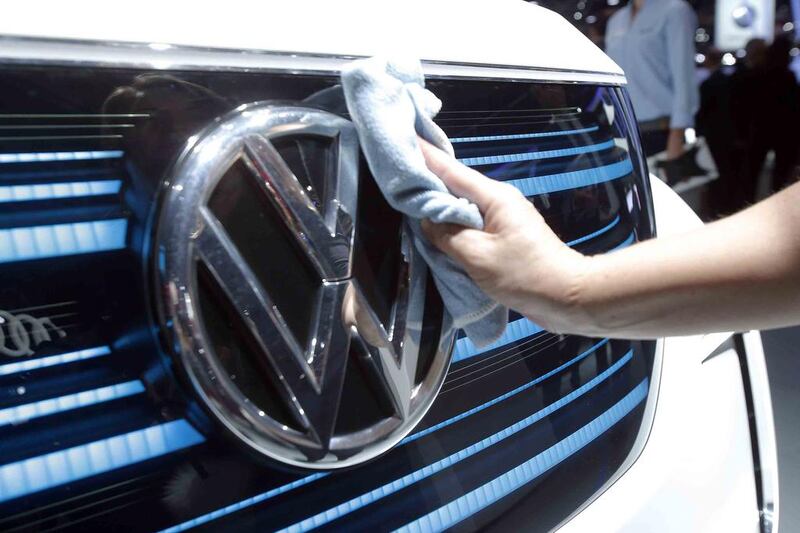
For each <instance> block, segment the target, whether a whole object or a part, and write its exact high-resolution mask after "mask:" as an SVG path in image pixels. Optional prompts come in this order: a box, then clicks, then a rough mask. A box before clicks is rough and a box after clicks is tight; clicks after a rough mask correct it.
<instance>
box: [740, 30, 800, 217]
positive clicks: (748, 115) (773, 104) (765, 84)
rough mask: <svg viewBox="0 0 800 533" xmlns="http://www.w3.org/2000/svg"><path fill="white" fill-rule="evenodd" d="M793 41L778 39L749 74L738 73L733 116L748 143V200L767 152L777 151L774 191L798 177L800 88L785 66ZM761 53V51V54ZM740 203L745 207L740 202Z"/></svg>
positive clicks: (783, 38) (762, 167) (752, 197)
mask: <svg viewBox="0 0 800 533" xmlns="http://www.w3.org/2000/svg"><path fill="white" fill-rule="evenodd" d="M791 49H792V42H791V41H790V40H789V39H787V38H786V37H779V38H777V39H775V41H774V42H773V43H772V44H771V45H770V46H769V47H767V48H766V49H765V50H764V53H763V58H759V59H758V61H757V62H756V64H755V66H754V67H751V69H752V71H751V74H750V75H748V74H747V73H744V74H742V75H741V76H739V77H737V78H738V81H737V85H736V86H735V87H734V90H735V91H736V92H737V94H738V96H737V97H736V99H735V101H734V106H735V107H734V110H733V113H734V116H738V115H741V116H742V117H743V118H742V119H739V128H740V129H741V131H742V137H743V142H744V143H745V144H746V150H745V153H746V166H745V172H746V177H745V178H744V179H745V180H746V183H747V184H748V186H750V187H751V188H752V196H751V197H750V198H748V201H749V203H752V202H754V201H755V191H756V187H757V183H758V181H759V178H760V176H761V174H762V172H763V170H764V163H765V162H766V159H767V154H768V153H769V152H770V151H771V152H773V153H774V155H775V164H774V167H773V170H772V187H771V189H772V191H778V190H781V189H783V188H784V187H786V186H787V185H789V184H791V183H792V182H794V181H796V180H797V169H796V166H797V163H798V155H799V154H800V129H799V128H800V87H798V84H797V79H796V78H795V76H794V73H793V72H792V71H791V69H790V68H789V65H790V64H791V59H792V57H791V53H790V52H791ZM759 53H760V52H759ZM742 207H743V206H742Z"/></svg>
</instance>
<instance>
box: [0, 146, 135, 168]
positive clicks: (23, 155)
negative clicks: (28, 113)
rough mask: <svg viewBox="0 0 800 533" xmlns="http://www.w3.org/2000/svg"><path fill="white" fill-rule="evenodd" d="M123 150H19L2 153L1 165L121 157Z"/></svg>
mask: <svg viewBox="0 0 800 533" xmlns="http://www.w3.org/2000/svg"><path fill="white" fill-rule="evenodd" d="M123 154H124V152H123V151H122V150H87V151H77V152H19V153H11V154H0V165H3V164H13V163H52V162H58V161H87V160H97V159H119V158H121V157H122V156H123Z"/></svg>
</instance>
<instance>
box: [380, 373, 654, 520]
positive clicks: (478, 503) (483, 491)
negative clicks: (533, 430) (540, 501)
mask: <svg viewBox="0 0 800 533" xmlns="http://www.w3.org/2000/svg"><path fill="white" fill-rule="evenodd" d="M648 388H649V387H648V380H647V378H645V379H644V380H643V381H642V382H641V383H639V385H637V386H636V387H635V388H634V389H633V390H632V391H631V392H629V393H628V394H627V395H626V396H625V397H624V398H622V399H621V400H620V401H619V402H617V403H616V404H614V405H613V406H612V407H611V408H610V409H608V410H607V411H606V412H604V413H603V414H601V415H600V416H598V417H597V418H595V419H594V420H592V421H591V422H589V423H588V424H586V425H585V426H583V427H582V428H580V429H579V430H577V431H575V432H574V433H572V434H571V435H570V436H568V437H567V438H565V439H563V440H561V441H559V442H557V443H556V444H554V445H553V446H551V447H550V448H548V449H546V450H544V451H543V452H541V453H539V454H537V455H535V456H534V457H532V458H531V459H529V460H527V461H525V462H524V463H522V464H521V465H519V466H517V467H516V468H513V469H512V470H509V471H508V472H506V473H504V474H502V475H500V476H498V477H496V478H494V479H493V480H492V481H489V482H488V483H485V484H483V485H481V486H479V487H478V488H476V489H474V490H472V491H470V492H468V493H466V494H464V495H463V496H460V497H459V498H456V499H455V500H453V501H451V502H450V503H448V504H446V505H443V506H442V507H440V508H438V509H436V510H434V511H432V512H430V513H428V514H426V515H423V516H421V517H419V518H417V519H416V520H414V521H413V522H410V523H408V524H406V525H405V526H403V527H401V528H399V529H397V530H396V531H398V532H401V533H412V532H419V531H442V530H444V529H447V528H449V527H452V526H454V525H456V524H458V523H459V522H461V521H463V520H465V519H467V518H469V517H470V516H472V515H474V514H476V513H478V512H480V511H482V510H483V509H486V508H487V507H489V506H490V505H492V504H493V503H495V502H497V501H499V500H500V499H502V498H503V497H505V496H508V495H509V494H511V493H512V492H514V491H515V490H517V489H519V488H520V487H522V486H523V485H526V484H527V483H530V482H532V481H533V480H535V479H536V478H538V477H539V476H541V475H542V474H544V473H545V472H547V471H548V470H550V469H551V468H553V467H555V466H557V465H558V464H560V463H561V462H563V461H564V460H566V459H568V458H569V457H571V456H572V455H573V454H575V453H576V452H578V451H579V450H581V449H582V448H584V447H585V446H587V445H588V444H590V443H591V442H593V441H594V440H595V439H597V438H598V437H600V436H601V435H602V434H603V433H605V432H606V431H608V430H609V429H610V428H611V427H613V426H614V425H615V424H617V423H618V422H619V421H620V420H622V418H624V417H625V416H626V415H627V414H628V413H630V412H631V411H633V409H634V408H636V407H637V406H638V405H639V404H640V403H642V401H643V400H644V399H645V398H647V392H648Z"/></svg>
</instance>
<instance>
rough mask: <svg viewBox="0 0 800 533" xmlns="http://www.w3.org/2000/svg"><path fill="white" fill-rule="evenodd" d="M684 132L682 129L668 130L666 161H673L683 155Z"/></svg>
mask: <svg viewBox="0 0 800 533" xmlns="http://www.w3.org/2000/svg"><path fill="white" fill-rule="evenodd" d="M684 138H685V130H684V129H683V128H673V129H671V130H669V137H668V138H667V159H675V158H678V157H680V156H681V155H682V154H683V144H684Z"/></svg>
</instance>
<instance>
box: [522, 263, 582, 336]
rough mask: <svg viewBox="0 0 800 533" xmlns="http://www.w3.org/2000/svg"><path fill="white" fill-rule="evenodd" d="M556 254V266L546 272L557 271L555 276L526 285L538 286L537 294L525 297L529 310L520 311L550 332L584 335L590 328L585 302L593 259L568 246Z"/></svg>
mask: <svg viewBox="0 0 800 533" xmlns="http://www.w3.org/2000/svg"><path fill="white" fill-rule="evenodd" d="M556 255H557V257H554V258H553V260H554V262H555V263H556V265H557V266H556V267H555V268H552V269H550V272H558V275H556V276H552V275H551V276H550V277H549V278H548V280H547V281H546V282H545V284H544V286H542V284H541V283H540V284H537V283H532V284H531V285H530V286H531V287H535V286H537V285H538V286H540V287H542V288H541V289H540V290H539V291H538V294H535V295H528V296H527V297H526V298H525V300H526V302H525V303H526V304H528V305H527V306H528V307H529V311H528V312H526V311H523V314H525V316H526V317H528V318H529V319H531V320H532V321H534V322H536V323H537V324H539V325H540V326H541V327H543V328H544V329H546V330H547V331H549V332H551V333H562V334H586V332H587V331H589V330H591V329H593V326H592V324H593V319H592V313H591V312H590V311H589V307H588V306H587V301H588V298H589V290H588V289H589V287H591V284H592V281H591V278H592V277H593V272H594V270H595V258H593V257H590V256H585V255H583V254H580V253H578V252H576V251H574V250H572V249H569V248H566V249H563V250H561V251H559V253H558V254H556Z"/></svg>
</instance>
